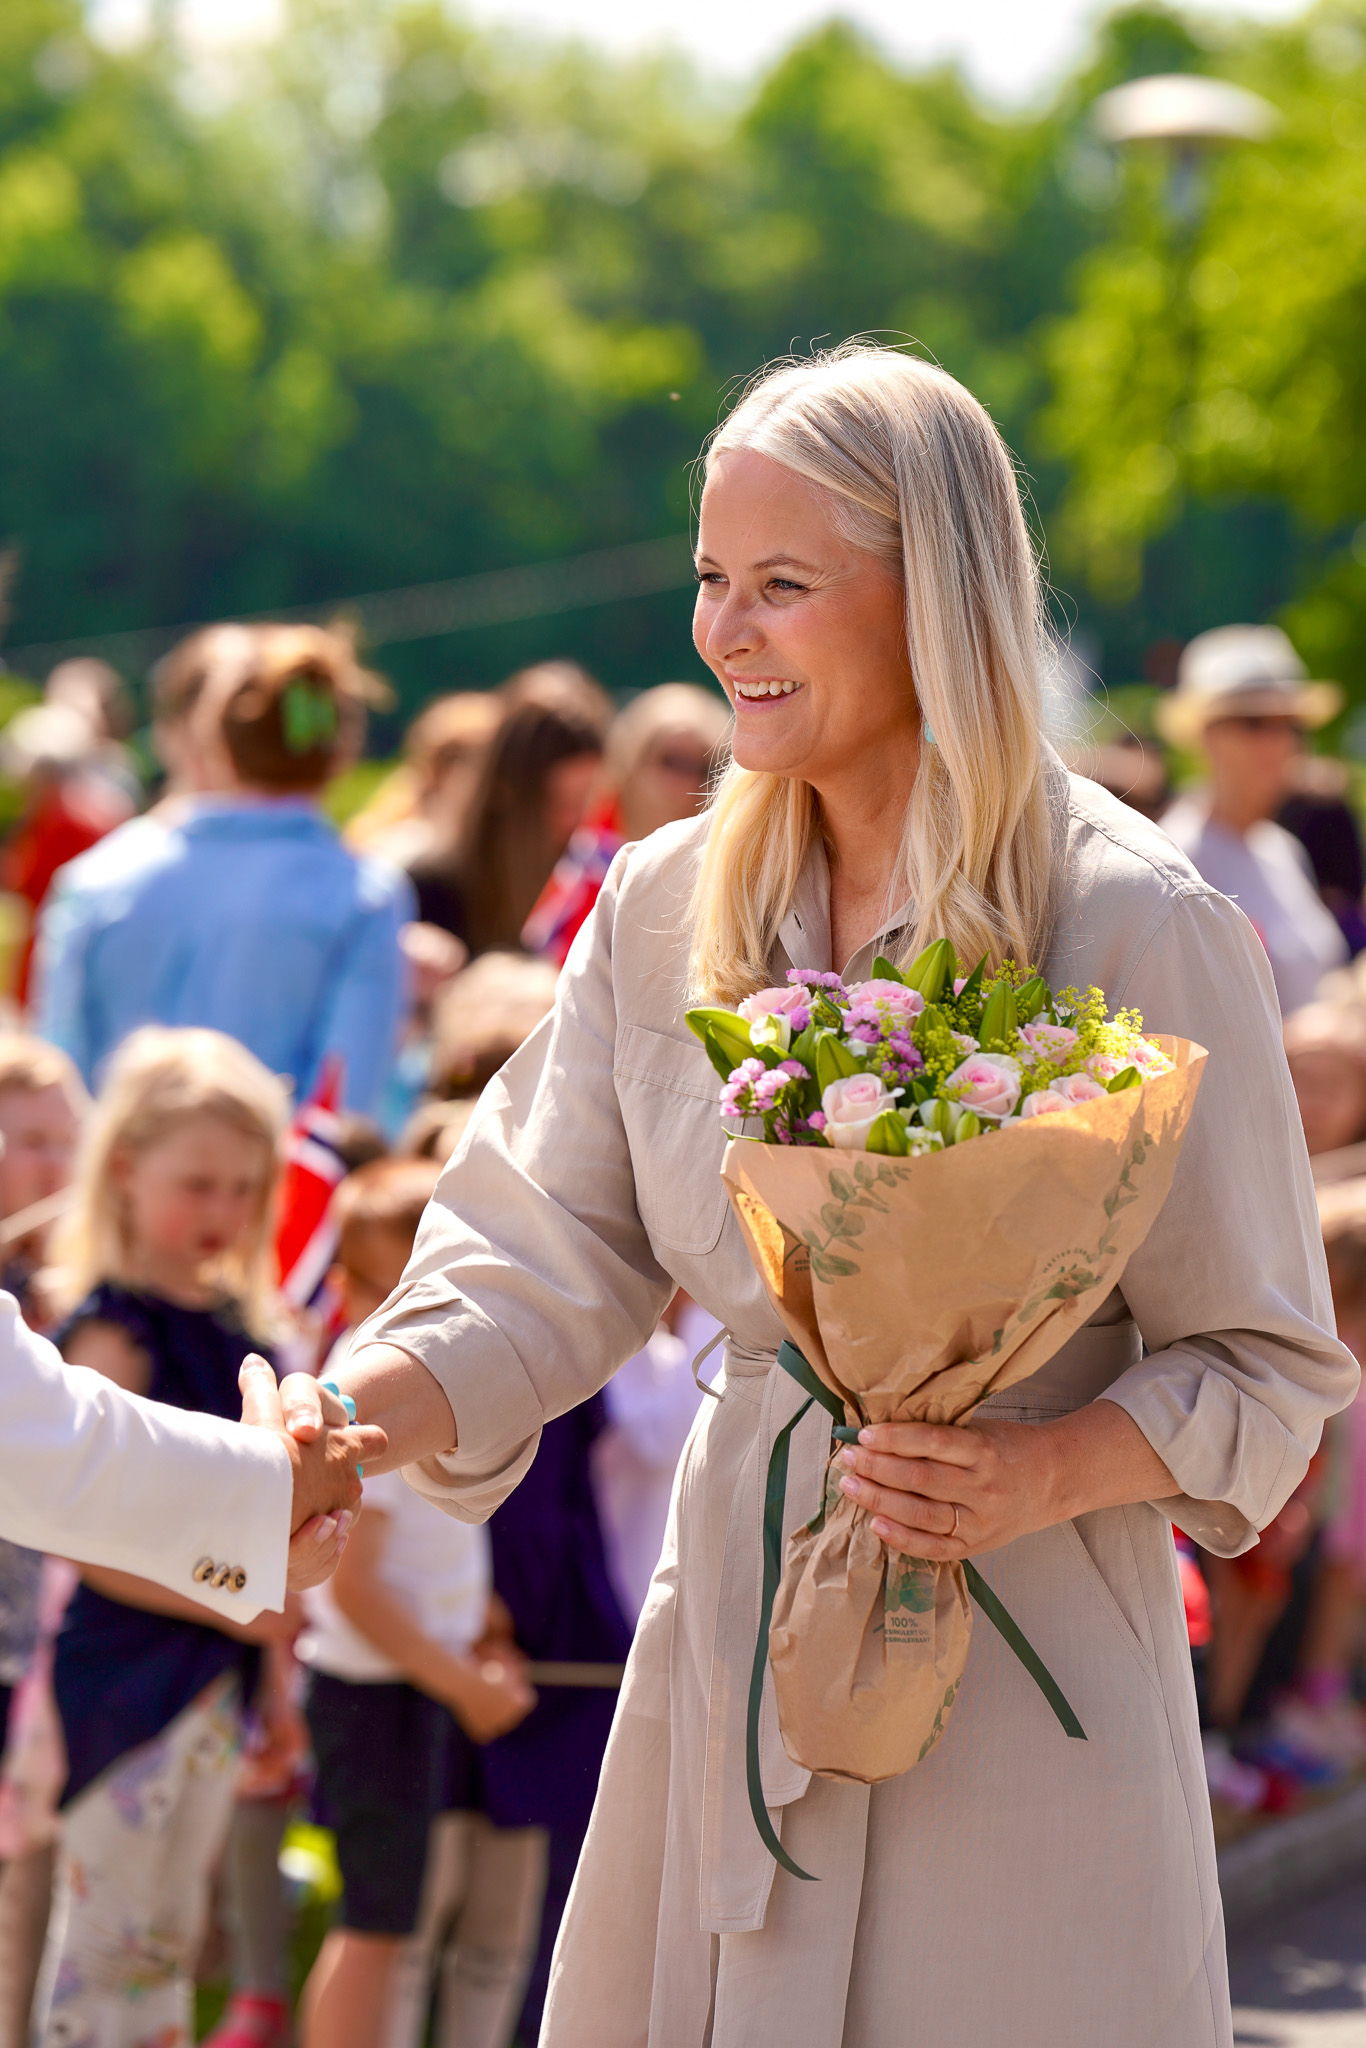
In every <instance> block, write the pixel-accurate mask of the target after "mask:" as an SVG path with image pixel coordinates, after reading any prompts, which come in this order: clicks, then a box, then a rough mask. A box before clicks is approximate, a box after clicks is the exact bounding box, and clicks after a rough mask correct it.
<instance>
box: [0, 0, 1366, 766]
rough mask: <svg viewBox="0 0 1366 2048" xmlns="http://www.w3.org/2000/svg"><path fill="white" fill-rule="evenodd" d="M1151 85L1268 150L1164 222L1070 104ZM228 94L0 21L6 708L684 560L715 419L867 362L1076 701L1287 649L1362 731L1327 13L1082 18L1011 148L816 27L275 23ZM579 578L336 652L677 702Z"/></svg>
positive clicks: (7, 9) (634, 602)
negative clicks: (971, 462)
mask: <svg viewBox="0 0 1366 2048" xmlns="http://www.w3.org/2000/svg"><path fill="white" fill-rule="evenodd" d="M1189 70H1194V71H1207V72H1211V73H1214V74H1216V75H1218V76H1220V77H1223V78H1227V79H1231V80H1234V81H1237V82H1240V83H1242V84H1244V85H1246V86H1250V87H1251V88H1252V89H1254V90H1255V91H1257V92H1259V93H1261V94H1263V95H1264V96H1265V97H1266V98H1267V99H1269V100H1270V101H1272V102H1273V103H1274V105H1275V106H1276V107H1277V108H1278V109H1279V110H1280V112H1281V114H1282V116H1283V120H1282V125H1281V127H1280V129H1279V131H1278V133H1277V134H1276V135H1275V136H1274V137H1273V138H1271V139H1270V140H1268V141H1265V142H1261V143H1257V144H1238V145H1234V146H1230V147H1227V148H1224V149H1220V150H1217V151H1211V152H1210V153H1209V154H1208V156H1207V158H1206V160H1205V163H1204V167H1203V170H1202V172H1201V176H1200V184H1199V189H1198V192H1197V193H1196V196H1195V200H1194V203H1187V204H1185V205H1184V206H1182V207H1176V206H1174V205H1173V203H1172V197H1171V183H1170V164H1169V162H1168V159H1167V156H1166V154H1165V152H1164V151H1163V150H1162V149H1161V148H1158V147H1154V146H1151V145H1142V146H1133V147H1128V148H1125V149H1123V150H1116V149H1113V148H1109V147H1106V146H1104V145H1103V144H1102V143H1101V142H1100V141H1099V140H1098V138H1097V135H1096V132H1095V128H1094V125H1093V120H1092V111H1091V110H1092V107H1093V103H1094V101H1095V99H1096V97H1097V95H1098V94H1100V93H1101V92H1103V91H1104V90H1106V89H1107V88H1108V87H1111V86H1113V85H1116V84H1117V83H1119V82H1121V81H1123V80H1125V79H1128V78H1132V77H1136V76H1140V75H1143V74H1146V73H1151V72H1171V71H1189ZM234 80H235V84H234V87H233V89H232V90H229V89H227V87H226V86H225V87H224V89H223V90H221V91H214V90H212V89H210V87H209V85H207V84H206V81H205V78H204V76H203V74H202V72H201V73H198V74H194V75H191V74H190V73H189V72H188V71H187V70H186V67H185V64H184V60H183V54H182V53H181V52H180V50H179V49H178V46H177V45H176V43H175V41H174V39H173V38H172V37H171V35H170V34H169V33H168V32H163V33H160V34H157V33H154V34H153V35H152V37H151V39H150V40H148V41H146V42H144V43H143V44H142V45H140V46H139V47H138V48H136V49H134V50H132V51H127V52H124V53H122V54H119V53H114V52H111V51H110V50H109V49H107V48H105V47H103V46H102V45H100V44H99V43H97V42H95V41H93V40H92V39H91V38H90V36H89V35H88V34H87V33H86V30H85V27H84V24H83V15H82V11H81V9H80V7H79V6H78V5H77V4H76V0H4V5H3V6H2V7H0V549H3V558H2V568H3V580H4V605H5V610H6V618H5V624H4V632H5V645H6V646H7V647H8V649H9V650H10V658H11V661H12V665H13V666H14V667H15V668H16V669H17V670H19V671H20V672H21V673H23V672H25V670H27V671H28V672H29V673H35V672H38V671H39V670H40V669H41V666H42V659H43V656H42V653H41V650H43V649H47V648H49V647H50V644H51V643H56V642H64V641H67V640H69V639H72V638H80V637H82V636H86V635H95V634H105V633H110V632H117V631H121V630H128V629H135V628H142V627H149V626H159V625H163V624H165V625H171V624H175V623H177V622H181V621H185V622H193V621H198V620H205V619H210V618H214V617H218V616H223V615H235V614H242V613H257V612H263V611H268V610H272V609H275V608H280V607H298V606H305V605H317V604H323V603H327V602H330V601H331V600H333V599H341V598H344V597H346V596H348V595H350V594H354V593H364V592H370V591H377V590H385V589H389V588H392V587H396V586H407V585H412V584H420V583H424V582H427V581H434V580H439V579H446V578H459V577H463V576H469V575H473V574H476V573H479V572H485V571H490V570H498V569H503V568H508V567H513V566H517V565H522V564H527V563H537V562H550V561H556V560H559V559H561V558H564V557H573V556H576V555H578V554H581V553H587V552H591V551H594V550H600V549H606V548H612V547H617V546H621V545H624V544H627V543H633V542H638V541H641V540H646V539H651V538H654V537H656V536H667V535H670V534H681V533H682V532H683V531H684V530H685V527H686V522H687V517H688V508H689V492H690V468H689V466H690V464H691V462H692V460H693V458H694V457H695V456H696V453H697V450H698V447H699V444H700V442H701V440H702V438H703V437H704V435H705V434H706V433H707V431H708V430H709V429H710V428H711V427H712V426H713V425H714V424H715V422H716V420H717V417H718V413H719V411H720V410H721V409H722V408H723V407H724V404H725V402H726V398H727V394H729V393H733V392H734V391H735V389H736V388H737V380H743V379H744V377H745V376H747V375H748V374H749V373H750V372H752V371H753V370H754V369H755V368H756V366H758V365H759V364H760V363H762V362H763V361H764V360H765V359H767V358H771V357H773V356H775V355H780V354H782V353H784V352H786V351H787V350H788V349H791V348H797V349H802V348H806V347H808V346H810V345H811V344H812V342H813V341H814V342H818V341H820V340H822V339H827V340H828V339H836V340H837V339H840V338H842V337H844V336H845V335H847V334H850V333H854V332H859V331H862V332H868V333H875V334H878V335H884V336H889V337H913V338H914V340H915V341H916V342H917V343H918V344H919V346H920V347H921V348H922V349H923V350H925V351H926V352H928V353H929V354H931V355H933V356H934V357H935V358H936V359H938V360H939V361H941V362H942V363H944V364H945V366H946V367H947V368H948V369H950V370H951V371H953V372H954V374H955V375H957V376H959V377H961V378H962V379H963V380H964V381H965V382H966V383H967V384H969V385H970V386H971V388H972V389H973V390H974V391H975V392H977V393H978V395H979V396H980V397H981V398H982V399H983V400H984V401H985V402H986V403H987V404H988V405H989V406H990V408H991V409H992V411H993V413H994V415H995V417H996V418H997V420H998V421H999V423H1000V425H1001V427H1002V430H1003V431H1004V433H1005V435H1006V436H1007V438H1008V440H1009V441H1010V443H1011V445H1012V447H1013V448H1014V449H1015V451H1016V452H1017V455H1018V457H1019V459H1020V462H1021V465H1022V467H1023V470H1024V472H1025V474H1026V476H1027V479H1028V482H1029V488H1030V491H1031V494H1032V499H1033V504H1034V507H1035V511H1036V514H1037V518H1038V522H1039V526H1040V532H1041V535H1046V538H1047V550H1048V565H1049V571H1050V575H1051V577H1052V581H1053V585H1054V588H1055V591H1056V592H1057V604H1058V615H1059V620H1060V622H1062V623H1064V624H1066V625H1067V626H1069V627H1070V628H1071V629H1072V630H1073V633H1074V637H1075V642H1076V645H1077V648H1078V651H1079V652H1080V653H1081V654H1082V656H1083V658H1084V659H1085V660H1086V661H1087V662H1088V663H1089V664H1090V665H1091V666H1092V667H1093V668H1094V669H1095V670H1096V671H1098V672H1099V673H1100V674H1101V675H1102V676H1103V677H1104V678H1105V679H1106V681H1107V682H1109V683H1112V684H1123V683H1127V682H1132V681H1134V680H1137V679H1139V678H1141V677H1143V676H1144V675H1145V674H1146V675H1147V676H1149V677H1150V678H1153V679H1162V677H1163V676H1164V675H1166V674H1167V673H1168V672H1169V669H1170V663H1171V660H1172V658H1173V656H1174V650H1175V645H1176V644H1177V643H1179V642H1180V641H1181V640H1184V639H1185V638H1187V637H1189V636H1190V635H1191V634H1192V633H1194V632H1197V631H1199V630H1201V629H1202V628H1204V627H1206V626H1209V625H1212V624H1217V623H1220V622H1222V621H1225V620H1229V619H1238V618H1242V619H1261V618H1266V617H1271V616H1280V617H1282V618H1283V619H1284V620H1285V622H1286V623H1287V624H1288V625H1289V627H1290V629H1291V631H1292V633H1293V635H1294V637H1295V638H1296V640H1297V642H1298V644H1299V646H1300V648H1301V651H1302V652H1303V654H1304V655H1305V657H1306V659H1307V660H1308V661H1309V663H1310V665H1311V668H1312V669H1313V670H1314V672H1315V673H1318V674H1322V675H1330V676H1338V677H1340V678H1341V679H1342V680H1343V681H1344V682H1345V683H1346V685H1347V686H1348V689H1349V691H1350V692H1351V695H1352V697H1353V699H1354V702H1355V703H1356V704H1357V705H1366V523H1363V522H1366V460H1364V459H1363V458H1364V457H1366V448H1364V447H1363V440H1364V439H1366V4H1346V5H1344V4H1338V0H1333V4H1324V5H1321V6H1318V7H1315V8H1313V9H1311V10H1310V11H1309V12H1307V13H1306V14H1305V15H1304V16H1303V17H1302V18H1301V19H1299V20H1298V21H1296V22H1294V23H1292V24H1291V25H1289V26H1277V27H1274V28H1269V27H1267V26H1265V25H1254V24H1245V25H1239V24H1237V23H1234V24H1232V25H1230V24H1228V23H1227V22H1225V24H1224V25H1223V26H1222V27H1221V28H1220V29H1219V30H1218V32H1217V37H1216V32H1215V31H1214V30H1213V29H1208V28H1207V29H1203V30H1202V29H1201V27H1200V26H1199V23H1198V20H1197V18H1196V17H1195V16H1191V17H1189V18H1188V17H1185V16H1183V15H1181V14H1179V13H1176V12H1172V11H1168V10H1165V9H1162V8H1156V7H1146V6H1145V7H1129V8H1124V9H1121V10H1120V11H1118V12H1116V13H1114V14H1112V15H1110V16H1109V17H1108V19H1106V20H1105V21H1104V22H1103V23H1102V24H1101V25H1100V27H1099V29H1098V30H1097V32H1096V35H1095V38H1094V42H1093V45H1092V48H1091V50H1090V52H1089V54H1088V55H1087V57H1086V59H1085V61H1084V62H1083V63H1082V64H1081V65H1080V66H1079V67H1078V68H1077V69H1076V71H1075V73H1074V75H1073V76H1072V77H1070V78H1069V79H1068V80H1067V81H1066V82H1065V84H1064V85H1063V87H1062V88H1061V89H1060V90H1059V91H1058V92H1057V94H1056V95H1055V97H1054V99H1053V101H1052V103H1051V104H1050V105H1048V106H1047V107H1045V108H1043V109H1041V110H1034V111H1030V112H1027V113H1018V112H1017V113H1013V114H1008V115H1007V114H1002V113H1000V112H999V111H994V110H991V109H988V108H987V107H986V106H984V105H983V104H981V103H980V102H979V101H978V100H976V99H975V98H974V97H973V95H972V93H971V91H970V90H969V88H968V87H967V86H966V84H965V83H964V82H963V80H962V78H961V77H960V76H959V75H958V74H957V73H956V72H954V71H953V70H948V69H946V70H939V71H934V72H928V73H920V74H917V75H911V74H908V73H907V72H906V71H904V70H900V69H898V68H897V67H896V66H895V65H893V64H892V63H891V62H890V61H889V60H888V59H887V58H886V57H885V56H884V55H883V54H881V53H880V52H879V50H878V49H877V48H876V47H875V46H874V45H873V44H872V43H871V42H869V41H868V40H866V39H864V38H862V37H861V36H860V35H859V34H858V33H856V32H855V31H854V30H853V29H851V28H849V27H847V26H843V25H840V24H838V23H835V24H832V25H831V26H828V27H826V28H824V29H822V30H820V31H818V32H817V33H814V34H812V35H810V36H808V37H807V38H806V39H805V40H803V41H801V42H799V43H798V44H797V45H796V46H795V47H793V48H791V49H790V50H789V51H788V52H787V53H786V54H785V55H783V56H782V57H781V58H780V59H779V60H778V61H777V62H776V63H775V64H774V65H773V66H772V67H771V68H770V70H769V71H768V72H767V74H766V75H765V76H764V77H763V78H762V79H761V80H760V81H759V83H758V85H757V86H756V87H754V88H752V89H750V90H749V91H748V92H747V93H746V94H744V95H739V94H738V93H736V92H734V91H733V90H730V89H724V90H723V89H722V88H721V87H720V86H718V85H716V84H715V83H713V82H709V81H708V80H707V79H705V78H703V77H701V76H699V75H698V74H696V73H695V72H693V71H691V70H689V68H688V67H687V66H686V64H685V63H684V62H683V61H682V60H672V59H671V60H663V59H660V60H653V61H640V60H633V61H627V60H613V59H610V58H607V57H604V56H603V55H602V54H601V53H598V52H593V51H590V50H588V49H586V48H584V47H582V46H575V45H573V44H569V43H564V44H561V45H558V46H555V45H553V44H551V43H549V42H547V40H546V39H544V38H542V39H539V40H537V41H536V42H535V43H532V42H530V41H528V40H526V39H523V40H521V41H517V40H509V39H508V38H507V37H505V36H500V35H496V34H492V33H486V32H478V31H476V30H475V29H473V28H471V27H470V26H468V25H465V24H463V23H462V21H461V19H460V18H459V16H458V15H456V14H453V13H452V12H451V10H450V9H448V8H446V7H443V6H439V5H430V4H417V5H407V4H398V5H380V4H377V0H295V4H294V5H293V6H292V7H291V9H290V10H289V13H288V16H287V21H286V27H285V29H284V31H283V33H282V35H281V36H280V37H279V39H278V40H277V41H275V42H274V43H272V44H271V45H270V46H269V47H268V48H265V49H263V50H261V51H259V52H258V53H256V54H255V55H254V56H253V58H252V59H251V61H250V64H249V65H247V66H246V67H245V68H242V67H239V68H238V70H237V71H236V72H235V73H234ZM578 573H579V572H577V571H574V570H573V569H570V570H568V571H566V572H564V579H562V580H565V589H564V591H563V593H562V600H563V603H564V604H565V605H567V606H568V608H557V609H555V610H553V611H549V612H547V611H546V610H545V609H544V608H542V609H541V610H539V611H533V615H531V616H526V617H523V618H521V619H513V620H511V621H505V622H504V623H501V624H496V625H483V626H478V627H476V628H473V629H468V630H464V631H461V632H458V633H447V634H443V635H438V636H435V637H423V638H412V639H405V640H402V641H400V642H397V643H393V644H387V645H386V644H381V645H380V646H378V647H377V648H376V649H375V650H374V658H375V660H376V663H377V665H378V666H380V667H381V668H383V669H384V670H385V671H386V672H387V673H388V674H389V675H390V677H391V679H392V680H393V681H394V683H395V685H396V686H397V688H398V690H399V693H400V711H411V709H412V708H413V707H414V706H415V705H416V704H417V703H418V702H419V701H420V700H421V699H422V698H423V697H424V696H426V695H428V694H429V693H431V692H432V691H434V690H437V689H444V688H451V687H460V686H465V685H470V684H480V683H487V682H492V681H495V680H497V679H498V678H499V677H501V676H502V675H504V674H505V673H506V672H507V671H508V670H509V669H511V668H512V667H514V666H515V665H517V664H519V663H521V662H523V661H525V660H528V659H531V658H535V657H538V656H541V655H546V654H550V653H565V654H570V655H575V656H578V657H579V658H581V659H583V660H585V661H586V662H587V663H588V664H589V665H590V666H591V667H593V668H594V669H596V670H597V671H598V672H599V673H600V674H601V675H602V676H603V678H604V680H605V681H607V682H608V683H609V684H610V685H611V686H612V687H613V688H616V689H622V688H628V687H638V686H643V685H646V684H650V683H654V682H658V681H661V680H663V679H664V678H666V677H669V676H675V675H686V674H694V673H697V672H698V665H697V663H696V661H695V657H694V656H693V655H692V653H691V649H690V646H689V642H688V615H689V608H690V591H689V590H688V588H687V587H686V585H685V584H683V583H682V582H678V583H676V584H675V585H674V587H671V588H668V589H665V590H662V591H656V592H655V593H654V594H645V595H635V596H628V597H626V598H622V599H618V600H617V601H615V602H612V603H604V604H589V603H587V602H583V603H579V604H577V605H576V604H575V602H574V600H575V597H576V595H579V594H581V595H583V596H585V597H586V596H589V595H592V594H593V593H592V590H591V589H590V587H589V585H590V583H591V577H590V578H589V579H588V581H585V583H584V586H583V591H582V592H581V593H576V590H575V578H576V576H577V575H578ZM656 580H658V578H656ZM665 580H666V581H667V580H669V579H668V578H667V577H666V579H665ZM560 603H561V600H560V599H557V600H556V604H557V606H558V605H559V604H560ZM542 604H544V597H543V598H542ZM495 609H496V607H495ZM505 609H506V607H505ZM514 609H515V606H514ZM35 647H36V648H38V649H39V650H40V652H38V653H33V654H29V653H26V651H25V650H30V649H34V648H35ZM137 655H138V650H137V649H136V648H133V649H131V650H130V649H125V650H124V653H123V656H122V660H123V665H124V666H125V667H126V668H128V669H129V671H130V674H131V675H132V677H133V679H134V680H138V679H139V678H138V676H137V670H138V669H139V667H140V666H141V665H142V664H141V661H140V659H139V658H137ZM1350 720H1351V712H1350V711H1349V714H1348V722H1349V733H1348V738H1349V744H1350V742H1351V728H1350ZM396 730H397V715H396V716H395V718H392V719H389V720H388V721H384V722H382V724H381V728H380V730H379V732H378V733H377V734H376V745H377V748H378V749H379V750H380V751H383V750H384V749H385V748H386V747H388V746H389V745H390V744H391V743H392V740H393V738H394V736H395V733H396Z"/></svg>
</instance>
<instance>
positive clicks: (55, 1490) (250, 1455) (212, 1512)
mask: <svg viewBox="0 0 1366 2048" xmlns="http://www.w3.org/2000/svg"><path fill="white" fill-rule="evenodd" d="M292 1502H293V1481H292V1478H291V1473H290V1463H289V1456H288V1453H287V1452H286V1450H285V1447H284V1445H283V1444H282V1443H281V1442H280V1441H279V1439H278V1438H277V1437H275V1436H273V1435H272V1434H271V1433H270V1432H269V1431H267V1430H264V1429H249V1428H244V1427H243V1426H242V1424H241V1423H238V1422H224V1421H221V1420H220V1419H219V1418H218V1417H217V1416H215V1415H193V1414H187V1413H186V1412H185V1411H184V1410H183V1409H180V1408H168V1407H165V1406H163V1404H162V1403H161V1402H159V1401H145V1400H143V1399H141V1398H140V1397H139V1396H138V1395H137V1394H129V1393H125V1392H124V1390H123V1388H122V1387H118V1386H115V1384H114V1382H113V1381H112V1380H107V1379H105V1378H104V1377H103V1375H102V1374H100V1373H97V1372H92V1371H91V1370H90V1369H89V1368H88V1367H86V1366H79V1365H67V1364H66V1363H65V1362H64V1361H63V1359H62V1357H61V1355H60V1353H59V1352H58V1351H57V1350H56V1348H55V1346H54V1345H52V1344H49V1343H48V1341H47V1339H46V1338H45V1337H39V1336H35V1334H34V1333H33V1331H32V1330H30V1329H29V1328H28V1326H27V1324H26V1323H25V1322H24V1320H23V1318H22V1317H21V1316H20V1314H19V1309H18V1304H17V1303H16V1301H15V1299H14V1297H13V1295H11V1294H4V1293H0V1536H5V1537H8V1538H9V1540H10V1541H11V1542H13V1543H22V1544H25V1545H27V1546H28V1548H30V1549H32V1550H47V1551H52V1552H55V1553H56V1555H58V1556H59V1557H70V1558H74V1559H75V1560H76V1561H77V1562H78V1563H80V1564H103V1565H109V1566H112V1567H113V1568H114V1569H115V1570H118V1571H124V1572H134V1573H136V1574H137V1576H138V1577H139V1578H143V1579H154V1580H155V1581H156V1583H157V1584H158V1585H160V1586H166V1587H168V1588H169V1589H170V1590H171V1591H172V1592H173V1593H185V1594H187V1595H188V1596H189V1597H190V1598H191V1599H192V1600H199V1601H201V1602H202V1603H203V1604H204V1605H205V1606H206V1607H209V1608H212V1609H213V1610H214V1611H215V1612H216V1613H219V1614H221V1615H223V1616H224V1617H225V1618H226V1619H227V1620H230V1621H250V1620H252V1619H253V1617H254V1616H256V1615H257V1614H259V1613H260V1612H261V1611H262V1609H263V1608H273V1609H279V1608H282V1607H283V1606H284V1604H285V1571H286V1566H287V1557H286V1553H287V1551H288V1548H289V1523H290V1512H291V1507H292ZM215 1579H216V1580H217V1581H218V1584H217V1585H215V1584H214V1583H213V1581H214V1580H215Z"/></svg>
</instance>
